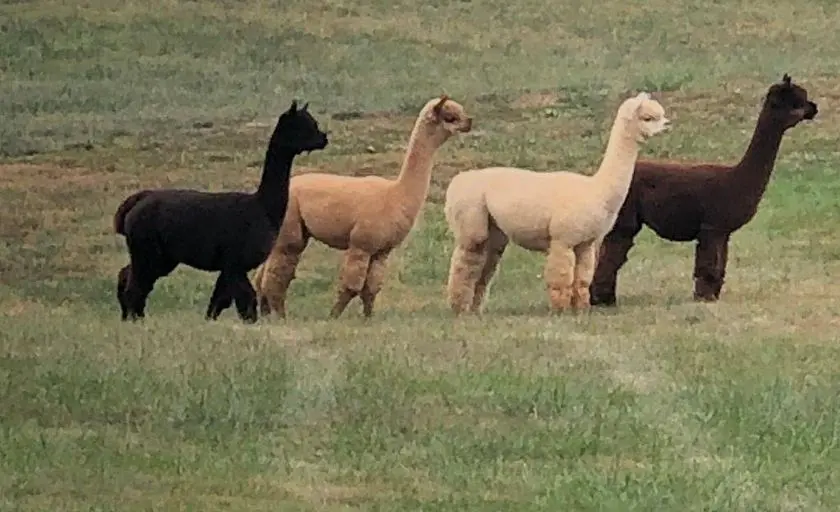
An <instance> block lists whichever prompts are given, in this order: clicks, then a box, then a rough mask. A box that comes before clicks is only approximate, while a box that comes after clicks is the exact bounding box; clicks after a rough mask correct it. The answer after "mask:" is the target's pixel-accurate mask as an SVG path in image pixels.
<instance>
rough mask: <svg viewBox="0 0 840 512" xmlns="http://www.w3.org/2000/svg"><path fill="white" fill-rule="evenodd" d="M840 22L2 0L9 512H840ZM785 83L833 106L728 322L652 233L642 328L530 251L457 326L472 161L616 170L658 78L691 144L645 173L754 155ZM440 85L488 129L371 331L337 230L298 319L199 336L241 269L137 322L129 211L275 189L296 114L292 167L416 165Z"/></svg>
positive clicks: (2, 340) (748, 235)
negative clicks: (280, 142) (455, 256)
mask: <svg viewBox="0 0 840 512" xmlns="http://www.w3.org/2000/svg"><path fill="white" fill-rule="evenodd" d="M833 6H834V2H833V1H829V0H821V1H820V0H810V1H804V0H790V1H780V0H769V1H766V2H748V1H746V0H685V1H682V2H672V1H666V0H644V1H642V0H603V1H601V2H598V3H597V6H590V4H587V3H585V2H577V1H574V2H548V1H537V0H517V1H513V2H511V1H502V0H460V1H455V0H430V1H428V2H417V3H415V2H407V1H405V0H389V1H385V0H368V1H363V0H320V1H302V0H275V1H259V0H258V1H254V2H236V1H233V0H212V1H211V0H207V1H204V2H187V1H175V0H149V1H148V2H138V1H134V0H129V1H121V2H117V1H115V0H88V1H84V2H70V1H48V0H34V1H14V0H5V1H2V2H0V119H2V122H0V203H2V213H0V281H1V282H2V287H0V509H2V510H27V511H30V510H31V511H34V510H45V511H46V510H49V511H59V510H62V511H63V510H77V511H82V510H100V511H105V510H115V511H116V510H119V511H133V510H202V511H214V510H249V511H255V510H266V511H268V510H271V511H276V510H282V511H284V512H286V511H288V512H292V511H327V512H330V511H341V510H372V511H373V510H377V511H410V510H429V511H431V510H434V511H479V510H482V511H483V510H488V511H489V510H497V511H502V510H505V511H507V510H516V511H532V510H533V511H537V510H546V511H577V510H600V511H627V510H639V511H653V510H656V511H666V510H667V511H700V510H703V511H711V510H715V511H717V510H720V511H735V510H740V511H747V510H749V511H758V510H761V511H795V510H796V511H799V510H801V511H809V512H815V511H833V510H838V509H840V471H838V470H837V468H838V467H839V466H840V446H838V443H840V370H838V368H840V365H838V360H840V348H838V343H837V342H838V341H839V340H840V335H838V334H837V333H838V327H840V317H839V316H838V313H840V258H838V257H840V237H838V236H836V233H837V230H838V228H837V226H838V221H840V209H838V198H840V173H839V172H838V170H840V151H839V150H838V135H837V134H838V130H837V123H838V121H839V120H840V118H839V117H838V115H837V112H836V110H834V105H836V104H837V102H838V100H840V36H838V32H837V30H836V27H837V26H840V10H838V9H836V7H833ZM785 72H789V73H791V74H792V76H793V78H794V81H795V82H797V83H800V84H801V85H803V86H805V87H806V88H807V89H808V90H809V92H810V94H811V97H812V99H813V100H814V101H816V102H817V103H818V104H819V107H820V114H819V115H818V117H817V119H816V120H815V121H814V122H812V123H803V124H802V125H800V126H797V127H795V128H794V129H792V130H791V131H790V132H788V134H787V135H786V137H785V140H784V141H783V144H782V148H781V151H780V155H779V159H778V162H777V165H776V170H775V173H774V177H773V179H772V181H771V183H770V186H769V188H768V192H767V194H766V196H765V199H764V201H763V203H762V205H761V208H760V211H759V214H758V215H757V217H756V218H755V219H754V221H753V222H751V223H750V224H748V225H747V226H746V227H745V228H744V229H743V230H741V231H739V232H738V233H737V234H735V235H734V237H733V239H732V245H731V249H730V264H729V270H728V274H727V283H726V285H725V287H724V292H723V296H722V299H721V301H720V303H718V304H697V303H694V302H692V301H691V300H690V299H691V289H692V282H691V270H692V257H693V251H694V249H693V246H691V245H689V244H681V245H680V244H671V243H665V242H662V241H660V240H658V239H656V238H654V237H653V236H652V235H651V234H650V232H649V231H645V232H644V233H643V234H642V235H641V236H640V237H639V239H638V244H637V246H636V247H635V248H634V249H633V251H632V253H631V259H630V262H629V263H628V264H627V265H626V267H625V269H624V271H623V272H622V274H621V277H620V282H619V301H620V306H619V307H618V308H617V309H611V310H607V311H604V310H597V311H595V312H593V313H592V314H591V315H587V316H579V317H575V316H552V315H550V314H549V310H548V306H547V299H546V296H545V292H544V287H543V284H542V280H541V278H540V274H541V270H542V259H541V257H540V256H539V255H535V254H532V253H528V252H526V251H524V250H521V249H518V248H511V249H510V250H509V251H508V252H507V254H506V256H505V259H504V260H503V262H502V265H501V270H500V273H499V276H498V280H497V281H496V283H495V284H494V287H493V289H492V290H491V294H490V298H489V303H488V305H487V313H486V314H485V316H484V317H483V318H481V319H477V318H469V317H467V318H460V319H457V320H456V319H453V318H452V316H451V315H450V314H449V311H448V309H447V307H446V304H445V301H444V290H443V286H444V284H445V281H446V272H447V270H448V260H449V254H450V250H451V239H450V235H449V233H448V231H447V228H446V226H445V223H444V222H443V218H442V210H441V198H442V195H443V191H444V190H445V187H446V185H447V183H448V181H449V179H450V178H451V177H452V176H453V175H454V174H455V173H457V172H458V171H461V170H465V169H468V168H470V167H474V166H483V165H490V164H511V165H517V166H526V167H530V168H533V169H537V170H554V169H573V170H580V171H581V172H587V173H588V172H591V171H592V170H593V169H594V168H595V167H596V166H597V164H598V161H599V159H600V157H601V154H602V151H603V148H604V145H605V142H606V135H607V130H608V127H609V125H610V123H611V122H612V118H613V115H614V112H615V109H616V107H617V106H618V104H619V102H620V101H621V100H622V99H623V98H625V97H626V96H627V95H629V94H630V93H633V92H635V91H638V90H640V89H642V88H644V89H646V90H649V91H651V92H653V93H654V96H655V97H656V98H658V99H659V100H660V101H661V102H662V103H663V105H664V106H665V108H666V109H667V111H668V113H669V117H671V118H672V119H673V124H674V126H673V129H672V130H671V131H670V132H669V133H667V134H663V135H660V136H657V137H656V138H655V139H653V140H651V141H650V143H649V144H648V146H646V147H645V149H644V150H643V155H644V156H646V157H663V158H680V159H704V160H717V161H734V160H736V159H737V158H739V157H740V155H741V154H742V152H743V150H744V148H745V147H746V144H747V140H748V138H749V136H750V133H751V131H752V128H753V126H754V123H755V119H756V116H757V114H758V110H759V107H760V102H761V100H762V98H763V96H764V94H765V92H766V89H767V87H768V86H769V85H770V84H771V83H773V82H775V81H777V80H779V79H780V77H781V76H782V74H783V73H785ZM442 91H445V92H447V93H449V94H450V95H452V96H453V97H454V98H455V99H456V100H458V101H459V102H461V103H462V104H463V105H464V106H465V108H466V109H467V110H468V111H469V113H470V114H471V115H473V117H474V118H475V124H474V130H473V132H472V133H470V134H468V135H465V136H461V137H459V138H457V139H453V140H451V141H450V142H448V143H447V144H446V145H445V146H444V147H443V149H442V150H441V151H440V153H439V155H438V160H437V165H436V167H435V170H434V176H433V186H432V191H431V197H430V199H429V202H428V204H427V207H426V209H425V211H424V214H423V217H422V219H421V221H420V222H419V223H418V226H417V228H416V230H415V231H414V233H413V234H412V236H411V238H410V239H409V240H408V242H407V243H406V244H405V245H404V246H403V247H401V248H400V249H399V250H398V251H397V253H396V254H395V255H394V257H393V260H392V262H391V265H390V278H389V280H388V281H387V283H386V286H385V290H384V291H383V292H382V294H381V296H380V299H379V301H378V312H377V315H376V316H375V318H374V319H372V320H371V321H369V322H365V321H364V320H362V319H361V315H360V312H359V309H360V308H359V305H358V303H355V304H353V305H352V306H351V308H349V309H348V311H347V312H346V313H345V316H344V317H342V318H341V319H339V320H338V321H330V320H328V319H327V313H328V311H329V308H330V306H331V301H332V299H333V290H334V288H333V286H334V284H333V283H334V278H335V275H336V270H337V264H338V262H339V255H338V254H337V253H334V252H330V251H328V250H325V249H324V248H323V246H320V245H318V244H312V245H310V247H309V249H308V250H307V252H306V253H305V255H304V259H303V262H302V264H301V267H300V269H299V272H298V279H297V280H296V281H294V283H293V285H292V288H291V291H290V299H289V315H290V318H289V319H288V320H287V321H286V322H282V321H279V320H261V321H260V322H259V323H258V324H256V325H254V326H247V325H244V324H242V323H241V322H240V321H239V320H238V319H237V318H236V316H235V314H234V313H233V311H232V310H229V311H228V312H227V313H225V314H224V315H223V316H222V318H221V319H220V320H219V321H218V322H216V323H207V322H205V321H204V320H203V312H204V308H205V306H206V302H207V300H208V299H209V294H210V291H211V288H212V285H213V281H214V279H215V276H212V275H209V274H204V273H200V272H198V271H194V270H191V269H187V268H180V269H179V270H177V271H176V272H175V273H173V274H172V275H171V276H170V277H169V278H167V279H164V280H162V281H160V282H159V284H158V286H157V287H156V289H155V291H154V292H153V294H152V296H151V297H150V302H149V307H148V310H147V312H148V317H147V319H146V321H145V322H142V323H138V324H123V323H121V322H120V321H119V319H118V317H119V310H118V307H117V303H116V299H115V297H114V283H115V274H116V272H117V270H118V269H119V267H120V266H122V265H123V264H124V263H125V262H126V260H127V256H126V251H125V248H124V245H123V240H122V238H119V237H117V236H116V235H114V234H113V233H112V232H111V218H112V215H113V211H114V209H115V208H116V206H117V204H118V203H119V202H120V201H121V200H122V198H123V197H125V196H126V195H127V194H129V193H130V192H132V191H134V190H136V189H138V188H141V187H151V186H175V185H177V186H188V187H195V188H202V189H209V190H223V189H244V190H251V189H253V188H254V187H255V186H256V183H257V180H258V178H259V174H260V166H261V164H262V155H263V151H264V148H265V143H266V140H267V137H268V135H269V130H270V129H271V124H272V123H273V121H274V119H275V117H276V116H277V115H278V114H279V113H280V112H281V111H282V110H284V109H286V108H287V107H288V105H289V103H290V101H291V99H292V98H294V97H297V98H300V99H302V100H305V101H310V102H311V110H312V111H313V112H314V113H315V115H316V116H317V117H318V119H319V120H320V121H321V122H322V124H323V125H325V126H326V127H327V128H328V129H329V130H330V132H331V136H330V137H331V144H330V146H329V147H328V148H327V149H326V150H325V151H322V152H317V153H313V154H311V155H308V156H304V157H301V158H299V159H298V160H297V168H296V172H305V171H307V170H316V169H317V170H323V171H328V172H336V173H346V174H372V173H381V174H383V175H387V176H391V175H394V174H396V172H397V171H398V168H399V165H400V160H401V157H402V154H403V151H404V149H405V141H406V139H407V136H408V132H409V130H410V128H411V125H412V123H413V120H414V117H415V116H416V113H417V111H418V109H419V108H420V106H421V105H422V103H423V102H425V101H426V100H427V99H429V98H431V97H433V96H435V95H438V94H440V93H441V92H442ZM348 113H350V114H353V115H348ZM333 116H336V117H335V118H333ZM832 468H833V469H832Z"/></svg>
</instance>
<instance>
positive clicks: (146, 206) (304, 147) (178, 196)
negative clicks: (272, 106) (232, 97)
mask: <svg viewBox="0 0 840 512" xmlns="http://www.w3.org/2000/svg"><path fill="white" fill-rule="evenodd" d="M308 105H309V104H308V103H307V104H305V105H304V106H303V107H302V108H300V109H299V108H298V107H297V102H296V101H293V102H292V105H291V107H290V108H289V110H287V111H286V112H284V113H283V114H281V115H280V118H279V119H278V120H277V126H275V128H274V132H273V133H272V134H271V140H270V141H269V143H268V149H267V150H266V153H265V162H264V165H263V172H262V179H261V180H260V185H259V188H258V189H257V191H256V192H255V193H245V192H202V191H197V190H185V189H159V190H142V191H140V192H137V193H135V194H132V195H131V196H129V197H127V198H126V199H125V200H124V201H123V203H122V204H121V205H120V206H119V207H118V208H117V212H116V214H115V215H114V230H115V231H116V232H117V233H118V234H121V235H124V236H125V239H126V245H127V246H128V252H129V256H130V263H129V264H128V265H126V266H125V267H123V268H122V269H121V270H120V272H119V274H118V276H117V298H118V299H119V302H120V308H121V309H122V319H123V320H127V319H132V320H133V319H136V318H143V317H144V316H145V307H146V298H147V297H148V295H149V293H151V291H152V288H154V284H155V281H157V280H158V279H160V278H161V277H164V276H166V275H168V274H169V273H171V272H172V271H173V270H174V269H175V267H177V266H178V264H181V263H183V264H185V265H189V266H190V267H193V268H197V269H199V270H205V271H208V272H217V271H218V272H220V274H219V277H218V279H217V280H216V285H215V287H214V288H213V294H212V296H211V298H210V304H209V305H208V306H207V314H206V317H207V319H209V320H215V319H216V318H217V317H218V316H219V315H220V314H221V313H222V311H224V310H225V309H227V308H228V307H230V306H231V304H232V303H233V302H234V301H235V302H236V309H237V311H238V312H239V316H240V317H241V318H242V319H243V320H244V321H246V322H249V323H250V322H254V321H256V320H257V300H256V293H255V292H254V289H253V287H252V286H251V283H250V281H249V280H248V272H249V271H250V270H252V269H254V268H256V267H257V266H258V265H259V264H260V263H262V262H263V260H265V258H266V257H267V256H268V254H269V252H271V247H272V246H273V245H274V240H275V238H276V237H277V232H278V231H279V229H280V225H281V224H282V223H283V217H284V216H285V215H286V205H287V203H288V199H289V175H290V173H291V168H292V160H294V158H295V157H296V156H297V155H299V154H301V153H303V152H304V151H314V150H319V149H324V148H325V147H326V146H327V135H326V134H325V133H324V132H322V131H321V130H320V129H319V128H318V122H317V121H316V120H315V119H314V118H313V117H312V116H311V115H310V113H309V112H308V110H307V107H308Z"/></svg>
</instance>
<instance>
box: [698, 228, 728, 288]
mask: <svg viewBox="0 0 840 512" xmlns="http://www.w3.org/2000/svg"><path fill="white" fill-rule="evenodd" d="M728 244H729V232H725V231H719V230H714V229H701V230H700V234H699V235H698V236H697V246H696V248H695V252H694V300H697V301H705V302H714V301H716V300H718V298H719V297H720V291H721V288H722V287H723V278H724V275H725V274H726V259H727V253H728V247H727V246H728Z"/></svg>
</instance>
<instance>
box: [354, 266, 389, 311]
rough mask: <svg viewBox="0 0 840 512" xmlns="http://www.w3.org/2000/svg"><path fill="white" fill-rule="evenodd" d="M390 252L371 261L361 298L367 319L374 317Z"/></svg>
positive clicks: (360, 294)
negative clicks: (374, 309)
mask: <svg viewBox="0 0 840 512" xmlns="http://www.w3.org/2000/svg"><path fill="white" fill-rule="evenodd" d="M389 254H390V252H389V251H385V252H380V253H377V254H375V255H373V257H371V259H370V264H369V265H368V271H367V277H366V279H365V284H364V286H362V291H361V292H360V293H359V296H360V297H361V299H362V313H363V314H364V315H365V317H368V318H369V317H370V316H371V315H373V303H374V301H375V300H376V296H377V295H378V294H379V292H380V291H381V290H382V283H384V282H385V274H386V272H387V269H388V255H389Z"/></svg>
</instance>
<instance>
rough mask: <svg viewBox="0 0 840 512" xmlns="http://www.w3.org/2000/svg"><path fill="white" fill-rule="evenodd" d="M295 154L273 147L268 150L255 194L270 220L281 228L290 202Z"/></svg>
mask: <svg viewBox="0 0 840 512" xmlns="http://www.w3.org/2000/svg"><path fill="white" fill-rule="evenodd" d="M294 159H295V154H294V153H293V152H291V151H287V150H278V149H273V148H271V147H269V148H268V150H266V153H265V163H264V164H263V172H262V178H260V184H259V186H258V187H257V191H256V193H255V194H254V195H255V197H256V198H257V200H258V201H259V202H260V204H261V205H262V206H263V208H264V209H265V212H266V215H267V216H268V219H269V220H270V221H271V222H272V223H273V224H275V225H277V226H279V225H280V223H281V222H282V220H283V216H284V215H285V213H286V204H287V203H288V201H289V175H290V174H291V172H292V161H293V160H294Z"/></svg>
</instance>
